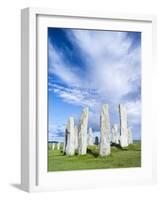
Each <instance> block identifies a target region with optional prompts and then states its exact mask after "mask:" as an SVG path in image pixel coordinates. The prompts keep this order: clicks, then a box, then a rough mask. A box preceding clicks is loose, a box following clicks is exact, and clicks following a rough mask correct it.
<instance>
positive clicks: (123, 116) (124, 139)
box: [119, 104, 128, 147]
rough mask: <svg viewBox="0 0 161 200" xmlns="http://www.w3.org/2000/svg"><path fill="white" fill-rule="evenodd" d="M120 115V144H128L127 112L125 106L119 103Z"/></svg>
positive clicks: (123, 145)
mask: <svg viewBox="0 0 161 200" xmlns="http://www.w3.org/2000/svg"><path fill="white" fill-rule="evenodd" d="M119 115H120V146H121V147H127V146H128V128H127V113H126V107H125V106H124V105H122V104H120V105H119Z"/></svg>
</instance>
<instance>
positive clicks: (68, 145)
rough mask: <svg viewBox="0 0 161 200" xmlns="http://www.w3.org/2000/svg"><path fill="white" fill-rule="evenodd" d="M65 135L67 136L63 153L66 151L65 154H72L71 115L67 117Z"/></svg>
mask: <svg viewBox="0 0 161 200" xmlns="http://www.w3.org/2000/svg"><path fill="white" fill-rule="evenodd" d="M65 135H66V137H67V143H66V148H65V153H66V155H69V156H72V155H74V153H75V146H74V142H75V138H74V118H73V117H69V120H68V123H67V127H66V134H65Z"/></svg>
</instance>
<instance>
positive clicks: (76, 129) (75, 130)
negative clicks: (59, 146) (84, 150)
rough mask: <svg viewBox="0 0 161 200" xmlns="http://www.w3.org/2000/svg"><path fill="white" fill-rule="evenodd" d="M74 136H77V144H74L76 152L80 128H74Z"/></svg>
mask: <svg viewBox="0 0 161 200" xmlns="http://www.w3.org/2000/svg"><path fill="white" fill-rule="evenodd" d="M74 134H75V142H74V145H75V150H76V151H78V127H77V126H75V127H74Z"/></svg>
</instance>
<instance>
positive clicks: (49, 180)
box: [21, 8, 156, 192]
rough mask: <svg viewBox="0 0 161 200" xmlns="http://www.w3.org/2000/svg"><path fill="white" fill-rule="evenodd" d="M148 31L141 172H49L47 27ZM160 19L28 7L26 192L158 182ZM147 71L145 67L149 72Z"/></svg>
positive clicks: (24, 25) (24, 36)
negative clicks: (155, 99) (155, 91)
mask: <svg viewBox="0 0 161 200" xmlns="http://www.w3.org/2000/svg"><path fill="white" fill-rule="evenodd" d="M107 22H108V27H110V30H117V29H118V30H129V31H130V30H138V31H142V32H143V46H144V45H145V46H144V47H143V48H144V50H143V52H142V62H143V64H142V65H143V67H142V95H143V98H142V104H143V108H142V110H143V113H142V120H143V127H142V128H143V131H144V132H146V133H147V134H143V136H142V137H143V139H144V140H143V143H142V148H143V152H142V167H141V168H139V169H136V168H134V169H133V168H132V169H128V168H126V169H107V170H92V171H90V170H83V171H70V172H69V171H68V172H52V173H51V172H50V173H49V172H47V170H46V169H47V153H46V152H47V140H46V139H47V129H46V123H47V120H46V118H47V114H45V113H47V98H46V96H45V94H46V92H47V87H46V84H47V76H46V70H47V68H46V66H47V63H46V60H47V53H46V54H45V51H46V49H47V48H46V44H47V43H46V40H45V39H44V38H45V37H46V35H45V34H46V32H45V31H46V28H47V27H48V26H55V27H67V28H69V27H72V28H85V27H88V28H89V29H90V28H91V29H92V28H98V29H107ZM155 29H156V19H155V16H152V15H130V14H127V15H124V14H109V13H90V12H78V11H61V10H52V9H43V8H25V9H23V10H22V16H21V47H22V54H21V187H22V189H23V190H25V191H29V192H33V191H54V190H64V189H83V188H84V189H85V188H96V187H107V186H113V185H114V186H115V185H122V184H125V185H126V184H128V185H130V184H131V185H136V184H152V183H155V182H156V164H155V163H156V156H155V153H156V152H155V133H154V134H153V136H150V132H151V131H152V130H153V124H154V118H153V117H152V115H151V114H152V109H153V107H152V106H153V104H152V101H151V90H152V74H153V73H152V70H153V68H154V67H155V62H154V61H155V48H156V31H155ZM145 66H146V68H145Z"/></svg>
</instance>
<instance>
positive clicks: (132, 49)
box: [48, 28, 141, 141]
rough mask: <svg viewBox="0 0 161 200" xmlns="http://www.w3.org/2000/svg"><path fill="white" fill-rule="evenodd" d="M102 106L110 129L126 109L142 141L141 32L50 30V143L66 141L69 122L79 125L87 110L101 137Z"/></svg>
mask: <svg viewBox="0 0 161 200" xmlns="http://www.w3.org/2000/svg"><path fill="white" fill-rule="evenodd" d="M103 103H108V104H109V109H110V121H111V125H112V124H114V123H116V124H118V125H119V115H118V104H119V103H122V104H125V105H126V108H127V114H128V126H129V127H131V129H132V132H133V136H134V139H140V138H141V33H140V32H121V31H101V30H79V29H67V28H66V29H65V28H48V132H49V134H48V139H49V140H50V141H51V140H56V141H63V138H64V130H65V127H66V123H67V120H68V117H70V116H73V117H74V119H75V124H76V125H77V124H78V122H79V117H80V114H81V111H82V108H83V107H85V106H88V107H89V110H90V112H89V126H90V127H92V128H93V131H94V135H99V123H100V112H101V106H102V104H103Z"/></svg>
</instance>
